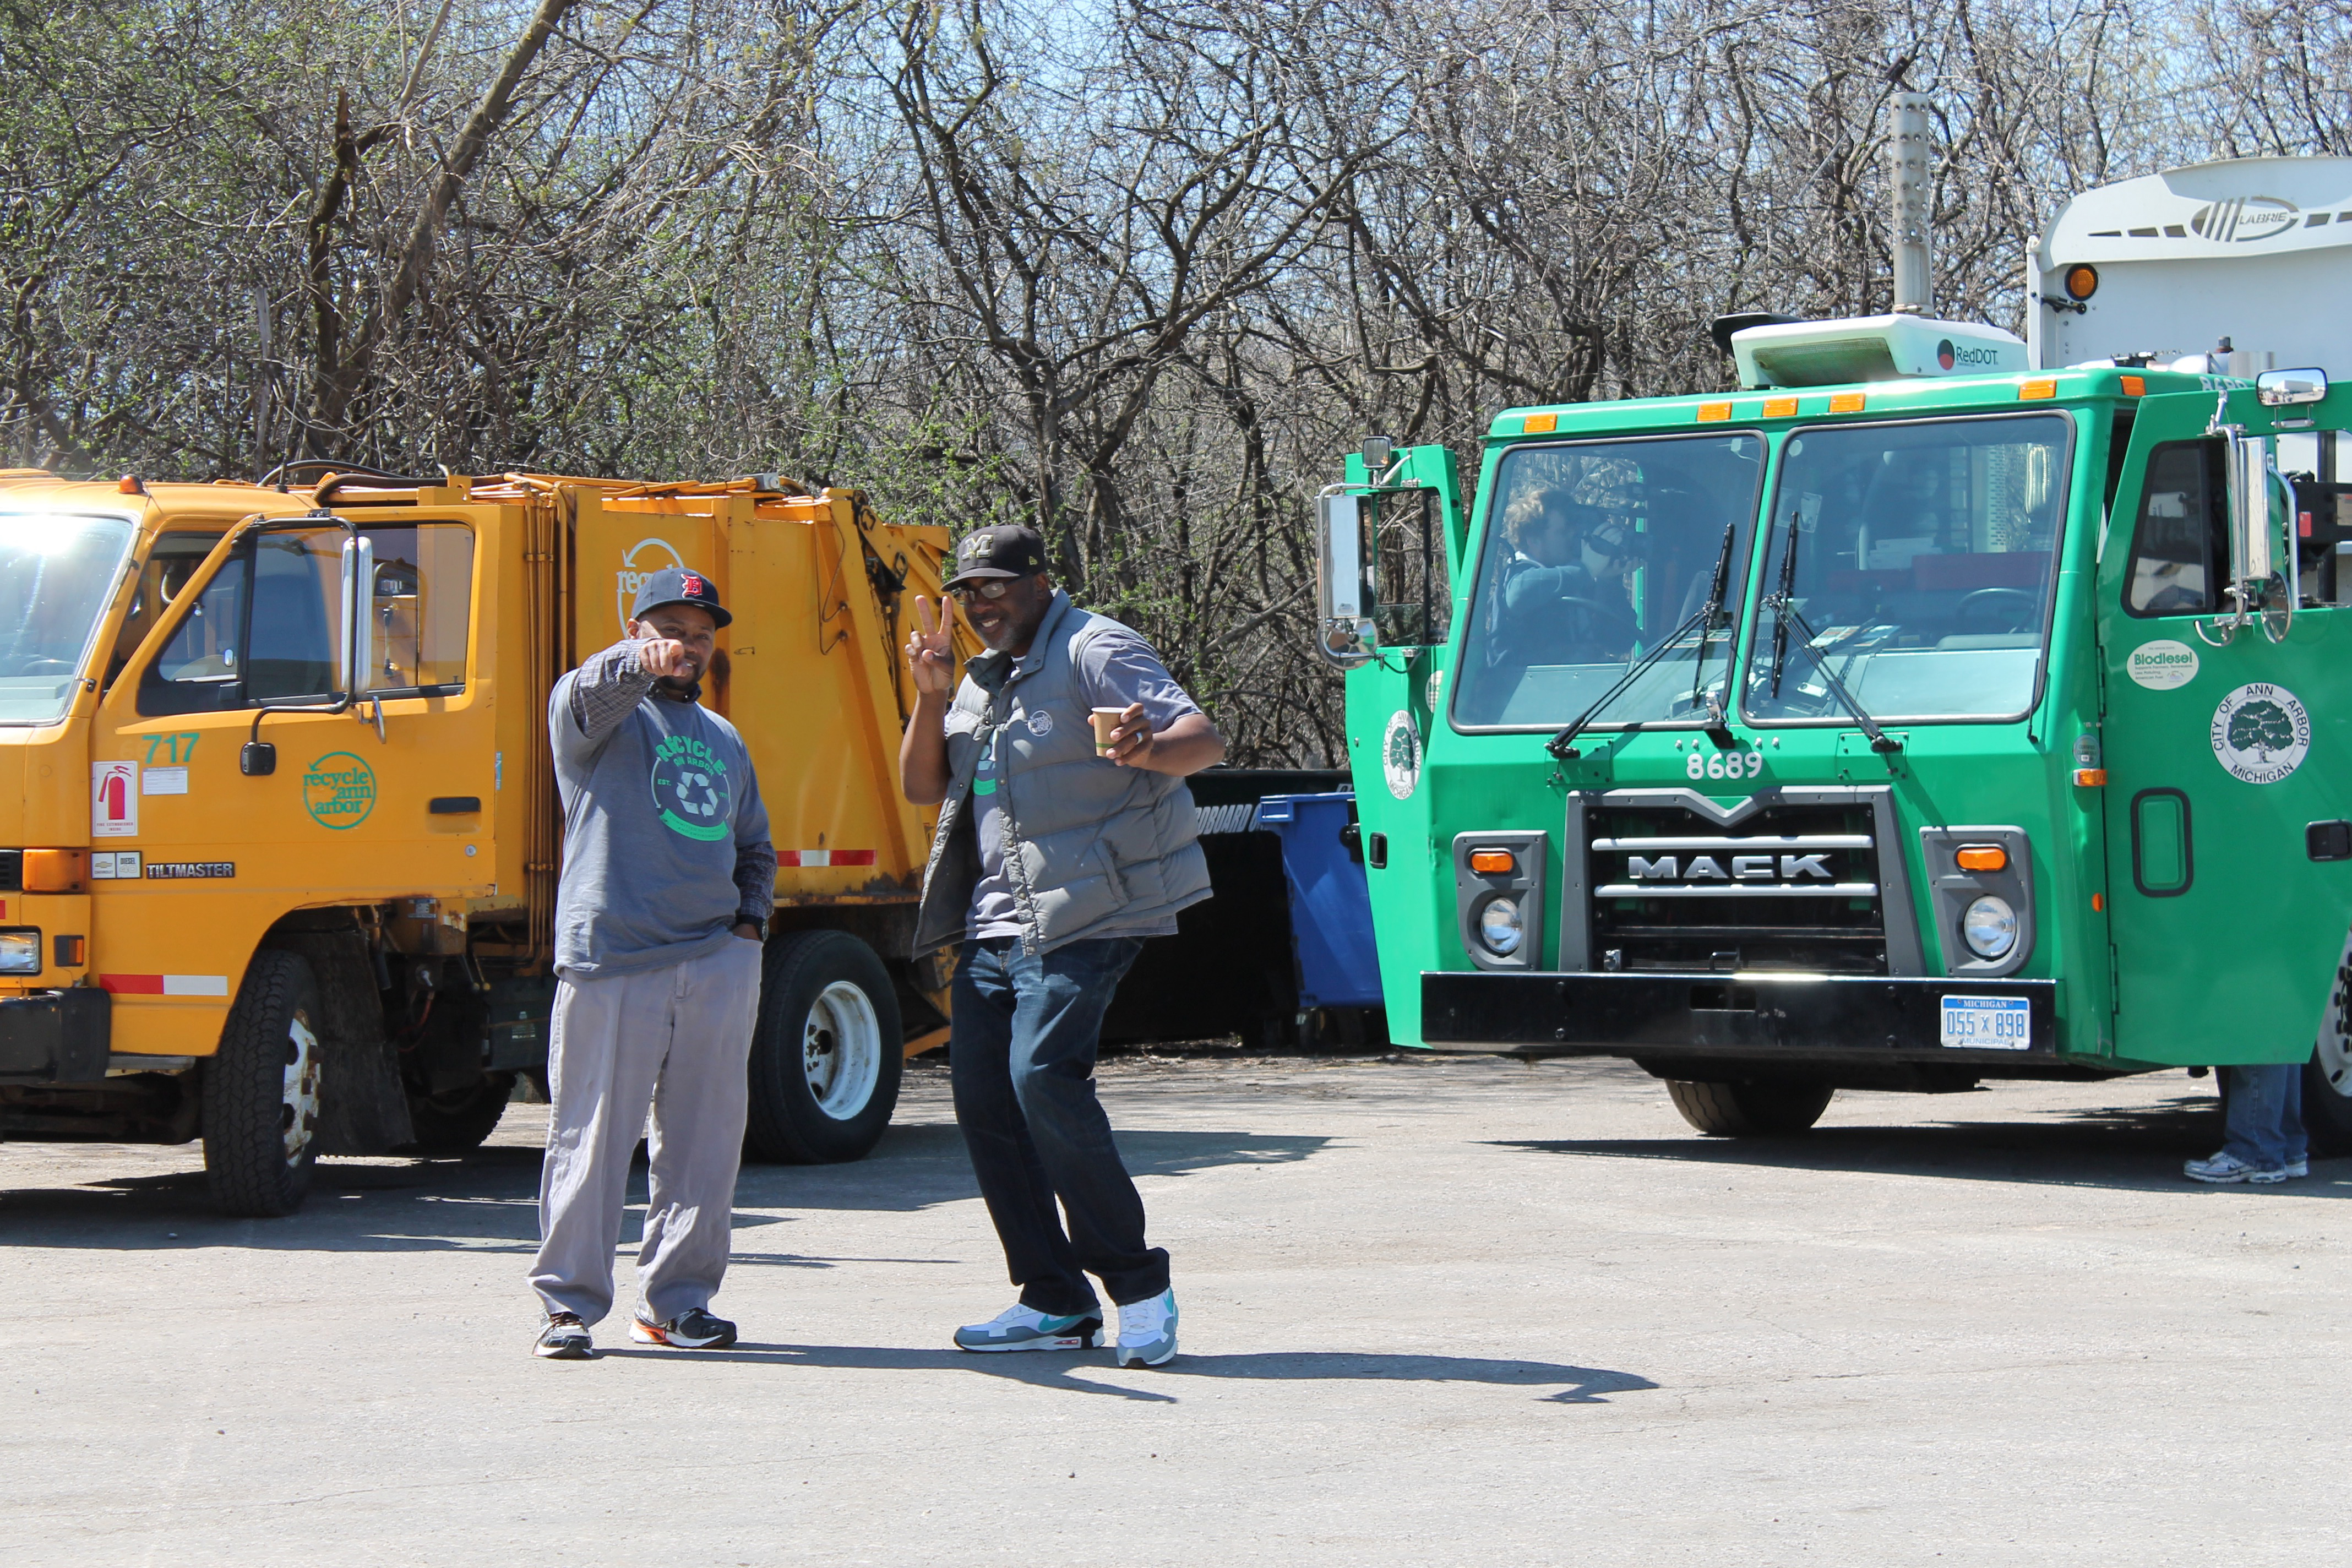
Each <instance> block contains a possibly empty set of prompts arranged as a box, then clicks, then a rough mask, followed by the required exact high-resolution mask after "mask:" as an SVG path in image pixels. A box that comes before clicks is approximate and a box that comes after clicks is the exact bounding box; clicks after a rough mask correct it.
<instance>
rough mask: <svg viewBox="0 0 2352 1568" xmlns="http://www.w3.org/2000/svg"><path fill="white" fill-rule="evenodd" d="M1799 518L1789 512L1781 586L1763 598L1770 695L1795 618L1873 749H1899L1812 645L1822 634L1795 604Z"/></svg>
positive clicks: (1841, 701)
mask: <svg viewBox="0 0 2352 1568" xmlns="http://www.w3.org/2000/svg"><path fill="white" fill-rule="evenodd" d="M1799 521H1801V514H1800V513H1798V512H1797V511H1795V510H1791V511H1790V513H1789V548H1788V549H1787V550H1785V551H1783V552H1781V553H1780V588H1779V590H1778V591H1777V592H1775V593H1773V594H1770V595H1767V596H1766V598H1765V600H1764V605H1765V608H1767V609H1769V610H1770V611H1771V612H1772V695H1773V696H1775V697H1778V696H1780V670H1781V667H1782V666H1784V665H1785V664H1787V662H1788V659H1789V623H1790V621H1794V622H1796V623H1797V629H1798V630H1799V631H1801V632H1802V633H1804V634H1805V644H1804V647H1805V652H1806V654H1807V655H1808V656H1809V657H1810V658H1811V659H1812V661H1813V668H1815V669H1818V670H1820V671H1821V672H1822V680H1823V681H1825V682H1827V683H1828V686H1829V689H1830V695H1832V697H1835V698H1836V699H1837V700H1838V702H1839V704H1840V705H1841V706H1843V708H1844V709H1845V710H1846V711H1847V712H1848V713H1851V714H1852V715H1853V721H1854V722H1855V723H1857V724H1859V725H1861V726H1862V732H1863V733H1864V734H1865V735H1867V736H1869V737H1870V749H1871V750H1872V751H1874V752H1899V751H1901V750H1902V749H1903V742H1900V741H1898V740H1896V739H1895V737H1894V736H1892V735H1890V734H1888V733H1887V732H1886V731H1884V730H1882V729H1880V728H1879V727H1878V721H1877V720H1875V719H1873V718H1872V717H1871V716H1870V710H1868V709H1866V708H1864V706H1863V705H1862V704H1861V703H1860V702H1857V701H1856V700H1854V695H1853V692H1851V691H1848V690H1847V689H1845V682H1844V681H1843V680H1840V679H1838V677H1837V671H1836V670H1834V669H1832V668H1830V661H1829V656H1828V655H1826V654H1824V653H1822V650H1821V649H1820V647H1817V646H1815V645H1817V644H1818V643H1819V642H1820V641H1821V640H1822V638H1821V634H1820V633H1819V632H1816V631H1815V630H1813V626H1812V623H1811V621H1808V620H1807V619H1805V617H1804V614H1803V612H1801V611H1800V610H1799V609H1798V608H1797V596H1796V588H1797V534H1798V531H1799V530H1798V526H1797V525H1798V523H1799Z"/></svg>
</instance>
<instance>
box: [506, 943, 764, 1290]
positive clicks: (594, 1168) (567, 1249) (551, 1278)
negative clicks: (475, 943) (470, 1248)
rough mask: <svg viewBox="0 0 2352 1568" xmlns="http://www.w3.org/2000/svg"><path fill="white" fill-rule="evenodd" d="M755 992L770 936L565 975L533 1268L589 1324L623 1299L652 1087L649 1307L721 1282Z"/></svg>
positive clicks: (537, 1284) (645, 1256) (643, 1255)
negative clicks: (625, 1239) (618, 1265)
mask: <svg viewBox="0 0 2352 1568" xmlns="http://www.w3.org/2000/svg"><path fill="white" fill-rule="evenodd" d="M759 1003H760V944H759V943H758V942H746V941H743V940H742V939H741V938H740V937H739V938H733V939H730V941H729V942H728V943H727V945H726V946H725V947H723V948H720V949H719V951H718V952H713V953H709V954H708V955H706V956H704V957H701V958H697V959H690V960H688V962H686V963H675V964H670V965H668V966H667V967H665V968H661V969H646V970H639V971H636V972H635V973H626V974H615V975H612V976H610V977H607V978H604V979H596V980H574V979H572V978H571V977H570V976H568V975H567V976H565V977H563V978H562V980H560V981H559V982H558V983H557V984H556V990H555V1028H554V1037H553V1038H552V1040H551V1041H550V1043H549V1046H548V1052H547V1076H548V1086H549V1089H550V1090H551V1098H552V1099H553V1100H554V1101H555V1104H554V1106H553V1107H552V1113H551V1116H550V1117H549V1119H548V1129H547V1158H546V1162H545V1163H544V1164H543V1165H542V1166H541V1171H540V1178H539V1235H540V1242H539V1256H538V1258H536V1259H534V1260H533V1261H532V1263H531V1268H530V1286H531V1289H534V1290H536V1291H538V1292H539V1299H540V1300H541V1302H543V1303H545V1305H546V1308H547V1310H549V1311H551V1312H576V1313H578V1314H579V1315H580V1318H581V1321H583V1322H589V1323H593V1322H595V1321H598V1320H600V1319H602V1318H603V1317H604V1314H605V1313H607V1312H609V1311H611V1310H613V1250H614V1246H615V1245H616V1244H617V1243H618V1242H619V1241H620V1239H621V1219H622V1215H623V1212H624V1210H625V1207H626V1199H627V1194H628V1184H629V1160H630V1157H631V1156H632V1155H634V1154H635V1152H636V1147H637V1134H638V1133H639V1132H640V1131H644V1130H645V1127H646V1103H647V1101H648V1100H650V1101H651V1102H652V1105H653V1129H652V1132H651V1134H650V1152H651V1154H652V1158H653V1174H652V1184H651V1190H650V1192H649V1194H648V1196H647V1201H646V1229H645V1241H644V1244H643V1245H642V1246H641V1247H638V1249H637V1277H638V1285H639V1289H640V1291H641V1293H642V1294H643V1296H644V1299H645V1310H646V1316H647V1317H648V1318H651V1319H653V1320H655V1321H663V1322H666V1321H668V1320H670V1319H672V1318H675V1317H677V1315H678V1314H679V1313H681V1312H685V1311H688V1310H692V1309H694V1308H696V1307H708V1306H709V1304H710V1299H711V1297H713V1296H715V1295H717V1294H718V1292H719V1280H720V1279H724V1278H725V1277H726V1273H727V1249H728V1223H729V1220H730V1217H731V1211H732V1209H733V1207H734V1202H735V1169H736V1166H737V1165H738V1164H739V1163H740V1162H741V1160H742V1158H743V1112H744V1096H745V1092H746V1091H745V1087H744V1077H743V1074H744V1066H745V1062H746V1060H747V1059H748V1058H749V1057H750V1056H751V1025H752V1018H753V1016H754V1014H755V1013H756V1012H757V1010H758V1008H759Z"/></svg>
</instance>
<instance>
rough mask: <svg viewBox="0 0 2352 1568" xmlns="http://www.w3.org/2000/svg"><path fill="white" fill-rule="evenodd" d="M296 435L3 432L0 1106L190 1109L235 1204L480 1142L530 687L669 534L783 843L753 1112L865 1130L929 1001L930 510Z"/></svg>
mask: <svg viewBox="0 0 2352 1568" xmlns="http://www.w3.org/2000/svg"><path fill="white" fill-rule="evenodd" d="M299 473H300V475H301V477H302V478H303V479H304V480H305V483H304V485H302V486H299V487H297V486H293V485H291V484H289V483H287V482H285V479H287V478H288V476H285V475H282V474H281V476H280V482H279V483H278V484H275V485H264V486H257V485H251V484H245V483H216V484H208V485H205V484H161V483H159V484H154V485H148V484H145V483H142V481H140V480H139V479H135V478H126V479H122V480H121V482H120V483H89V482H77V481H70V480H65V479H56V478H53V477H51V476H49V475H47V474H45V473H40V472H37V471H27V470H14V471H0V1137H5V1138H9V1139H17V1140H28V1139H52V1140H68V1139H94V1140H106V1141H111V1142H186V1141H188V1140H191V1139H196V1138H201V1139H202V1140H203V1141H204V1151H205V1169H206V1172H207V1173H208V1175H209V1177H210V1181H211V1184H212V1187H213V1191H214V1194H215V1198H216V1199H217V1201H218V1202H219V1204H220V1205H221V1206H222V1207H224V1208H225V1209H226V1210H228V1211H229V1212H232V1213H236V1214H245V1215H276V1214H285V1213H288V1212H290V1211H291V1210H292V1209H294V1208H295V1207H296V1206H298V1205H299V1204H300V1202H301V1200H302V1197H303V1194H304V1192H305V1190H306V1189H307V1187H308V1185H309V1184H310V1173H311V1168H312V1163H313V1162H314V1161H315V1160H316V1158H317V1157H318V1156H319V1155H320V1154H321V1153H327V1154H357V1153H375V1152H385V1151H389V1150H395V1149H403V1150H411V1151H415V1152H425V1153H447V1152H459V1151H462V1150H465V1149H467V1148H471V1147H473V1146H474V1145H475V1144H477V1143H478V1142H481V1140H482V1139H484V1138H485V1137H487V1136H488V1134H489V1132H490V1131H491V1130H492V1129H493V1128H494V1127H495V1126H496V1125H497V1123H498V1121H499V1114H500V1112H501V1111H502V1110H503V1109H504V1107H505V1105H506V1103H507V1101H508V1099H509V1093H510V1091H511V1090H512V1089H513V1086H514V1083H515V1079H516V1077H517V1075H519V1074H529V1075H533V1076H539V1075H542V1074H543V1072H544V1069H545V1066H546V1060H547V1034H548V1016H549V1009H550V1006H551V1003H552V1000H553V994H554V978H553V975H552V973H551V967H550V961H551V943H552V931H553V922H554V909H555V885H556V872H557V868H558V859H559V856H560V850H561V841H562V816H561V810H560V807H559V805H558V804H557V800H556V795H555V787H554V773H553V769H552V766H551V761H550V757H549V752H548V740H547V723H546V710H547V700H548V693H549V691H550V689H551V686H552V685H553V683H554V681H555V679H556V677H557V676H558V675H559V674H561V673H562V671H564V670H565V669H568V668H571V667H572V665H573V664H574V663H576V662H577V661H578V659H579V658H582V657H584V656H585V655H587V654H590V653H593V652H594V651H595V650H596V649H598V648H600V647H605V646H606V645H608V644H610V643H613V642H614V641H617V640H618V639H619V638H620V637H621V636H622V635H623V631H622V624H623V622H624V621H625V619H626V616H627V610H628V606H629V604H630V602H631V599H632V596H633V595H634V594H635V589H636V585H637V583H638V581H639V579H640V578H641V577H642V576H643V575H644V574H646V573H650V572H653V571H656V570H659V569H661V568H663V567H667V566H673V565H680V564H683V565H688V566H691V567H694V568H696V569H697V570H699V571H701V572H704V573H706V574H709V576H710V578H711V579H712V580H713V581H714V582H715V583H717V584H718V585H719V591H720V593H721V595H723V596H724V598H725V600H726V602H727V604H728V605H729V607H730V609H731V610H732V611H733V613H734V617H735V618H734V623H733V625H731V626H729V627H728V628H727V629H725V630H724V631H722V632H720V633H719V651H718V653H717V655H716V656H715V658H713V660H712V664H711V668H710V671H709V676H708V678H707V679H706V681H705V692H704V699H703V700H705V701H706V702H707V703H709V705H710V706H711V707H712V708H714V709H715V710H718V711H719V712H721V713H724V714H727V715H728V716H729V717H730V718H731V719H732V720H733V721H734V722H735V723H736V725H737V726H738V728H740V730H741V731H742V733H743V737H744V740H745V741H746V742H747V743H748V744H749V746H750V748H751V755H752V758H753V760H754V762H755V763H756V765H757V766H758V768H759V771H760V782H761V791H762V793H763V795H765V797H766V800H767V803H768V808H769V815H770V818H771V821H772V831H773V836H774V841H775V845H776V848H777V852H778V860H779V865H778V868H777V873H776V881H777V889H776V893H777V907H776V914H775V918H774V920H773V921H772V925H771V928H770V934H769V937H768V944H767V954H766V969H765V975H764V981H763V986H762V993H761V1005H760V1020H759V1026H758V1036H757V1039H756V1041H755V1044H754V1046H753V1048H752V1055H751V1127H750V1131H749V1134H748V1136H747V1139H746V1147H747V1152H750V1153H751V1155H753V1156H754V1157H755V1158H761V1157H764V1158H772V1159H788V1160H842V1159H855V1158H857V1157H859V1156H861V1155H863V1154H865V1153H866V1152H867V1151H868V1150H869V1149H871V1148H872V1147H873V1145H874V1142H875V1141H876V1140H877V1139H878V1138H879V1137H880V1136H881V1132H882V1129H883V1127H884V1126H885V1125H886V1124H887V1122H888V1121H889V1118H890V1113H891V1110H892V1108H893V1106H894V1105H895V1103H896V1101H897V1098H898V1080H899V1070H900V1064H901V1060H902V1053H904V1052H908V1051H912V1050H919V1049H922V1048H925V1047H928V1046H930V1045H933V1044H936V1043H937V1042H938V1041H939V1040H940V1039H942V1038H944V1037H945V1030H944V1024H945V1021H946V1016H945V1014H946V1005H947V996H946V991H945V982H946V978H947V977H946V973H945V971H944V969H943V968H942V967H941V966H940V965H939V964H937V963H922V964H915V963H909V962H908V961H907V960H906V959H905V957H904V956H903V955H904V954H905V953H906V952H908V947H909V945H910V942H909V941H908V938H909V937H910V935H911V931H912V922H913V919H914V908H915V900H916V896H917V893H918V891H919V885H920V881H921V876H922V867H923V861H924V857H925V854H926V851H927V849H928V846H929V833H930V828H931V822H930V820H929V816H928V814H924V813H921V812H919V811H917V810H916V809H914V808H912V807H909V806H908V805H906V804H905V803H904V801H903V800H902V799H901V798H900V796H899V794H898V788H897V771H896V770H897V748H898V732H899V730H900V728H901V725H902V723H903V721H904V718H905V715H906V713H907V711H908V707H909V705H910V704H911V702H912V700H913V693H912V692H911V691H910V690H908V689H907V686H906V683H905V679H904V676H903V666H902V661H901V659H900V658H899V657H898V644H899V642H900V641H901V640H902V638H903V635H904V632H903V627H902V626H901V621H902V618H903V614H904V610H903V607H904V606H905V605H906V604H907V599H908V595H911V594H926V593H927V594H932V595H936V594H937V593H938V592H939V582H940V561H941V559H942V557H943V555H944V554H945V552H946V550H947V546H948V538H947V534H946V531H945V530H943V529H940V528H937V527H908V526H894V525H892V524H889V523H887V522H884V521H881V520H880V519H878V518H877V517H876V516H875V515H874V514H873V512H872V511H871V510H869V509H868V508H867V507H866V503H865V501H864V500H863V498H862V497H861V496H859V495H858V494H857V492H856V491H853V490H844V489H824V490H806V489H802V488H800V487H795V486H793V485H790V484H787V483H784V482H782V481H781V480H780V479H777V478H776V477H774V476H765V475H763V476H758V477H756V478H752V479H737V480H733V481H730V482H727V483H716V484H634V483H628V482H624V481H614V480H604V479H569V478H558V477H548V476H541V475H531V474H507V475H503V476H499V477H496V478H468V477H466V476H462V475H448V476H445V477H443V478H441V479H430V480H420V479H407V478H402V477H398V476H394V475H388V474H378V473H373V472H369V471H365V470H359V471H354V470H352V469H351V468H348V467H346V468H343V469H342V470H341V472H321V471H320V470H319V469H317V468H308V469H302V470H299Z"/></svg>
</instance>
